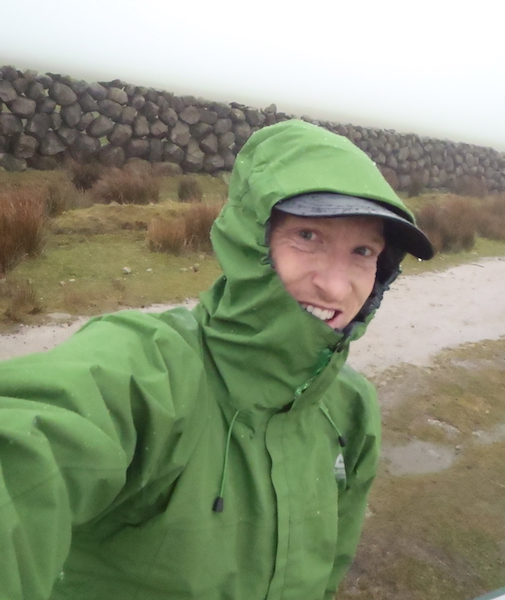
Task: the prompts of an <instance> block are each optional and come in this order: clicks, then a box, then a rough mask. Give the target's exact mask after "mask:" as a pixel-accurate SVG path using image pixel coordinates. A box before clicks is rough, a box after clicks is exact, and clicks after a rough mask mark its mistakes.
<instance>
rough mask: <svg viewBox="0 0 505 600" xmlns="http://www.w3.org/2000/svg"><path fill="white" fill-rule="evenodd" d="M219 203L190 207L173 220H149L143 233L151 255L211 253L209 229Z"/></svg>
mask: <svg viewBox="0 0 505 600" xmlns="http://www.w3.org/2000/svg"><path fill="white" fill-rule="evenodd" d="M221 207H222V205H221V204H190V205H189V206H188V207H187V209H186V210H184V212H181V213H180V216H179V217H177V218H176V219H172V220H167V219H164V218H157V219H153V220H152V221H151V223H150V224H149V228H148V230H147V240H148V244H149V248H150V249H151V250H153V251H155V252H173V253H175V254H178V253H180V252H182V251H183V250H189V251H192V252H212V244H211V241H210V229H211V227H212V223H213V222H214V220H215V218H216V217H217V215H218V214H219V211H220V210H221Z"/></svg>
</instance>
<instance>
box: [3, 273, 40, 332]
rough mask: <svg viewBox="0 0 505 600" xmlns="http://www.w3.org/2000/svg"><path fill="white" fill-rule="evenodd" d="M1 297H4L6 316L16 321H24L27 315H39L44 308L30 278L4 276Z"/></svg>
mask: <svg viewBox="0 0 505 600" xmlns="http://www.w3.org/2000/svg"><path fill="white" fill-rule="evenodd" d="M0 298H3V299H4V316H5V317H7V319H9V320H10V321H14V322H16V323H23V322H25V317H26V315H38V314H40V313H41V312H42V310H43V305H42V302H41V298H40V297H39V295H38V293H37V291H36V289H35V287H34V285H33V283H32V282H31V281H30V280H20V279H17V278H4V279H3V280H2V281H0Z"/></svg>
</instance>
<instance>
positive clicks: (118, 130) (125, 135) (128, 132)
mask: <svg viewBox="0 0 505 600" xmlns="http://www.w3.org/2000/svg"><path fill="white" fill-rule="evenodd" d="M132 135H133V129H132V128H131V126H130V125H123V124H121V123H116V124H115V125H114V128H113V129H112V131H111V132H110V133H109V135H108V136H107V138H108V140H109V142H110V143H111V144H113V145H114V146H124V145H125V144H126V142H127V141H128V140H129V139H130V138H131V137H132Z"/></svg>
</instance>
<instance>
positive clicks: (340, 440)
mask: <svg viewBox="0 0 505 600" xmlns="http://www.w3.org/2000/svg"><path fill="white" fill-rule="evenodd" d="M319 408H320V409H321V411H322V413H323V415H324V416H325V417H326V418H327V419H328V421H329V422H330V423H331V426H332V427H333V429H334V430H335V431H336V432H337V436H338V443H339V444H340V447H341V448H343V447H344V446H345V445H346V444H347V440H346V439H345V437H344V436H343V435H342V434H341V433H340V431H339V429H338V427H337V426H336V425H335V421H334V420H333V419H332V418H331V415H330V413H329V411H328V409H327V408H326V406H325V405H324V404H322V405H321V406H320V407H319Z"/></svg>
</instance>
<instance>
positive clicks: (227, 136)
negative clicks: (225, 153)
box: [218, 131, 235, 150]
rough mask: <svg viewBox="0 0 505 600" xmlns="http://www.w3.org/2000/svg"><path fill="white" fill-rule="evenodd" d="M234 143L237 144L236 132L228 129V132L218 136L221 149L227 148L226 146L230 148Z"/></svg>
mask: <svg viewBox="0 0 505 600" xmlns="http://www.w3.org/2000/svg"><path fill="white" fill-rule="evenodd" d="M234 144H235V134H234V133H233V131H228V132H227V133H223V134H222V135H220V136H219V138H218V146H219V148H220V149H221V150H222V149H225V148H228V149H229V148H232V147H233V145H234Z"/></svg>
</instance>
